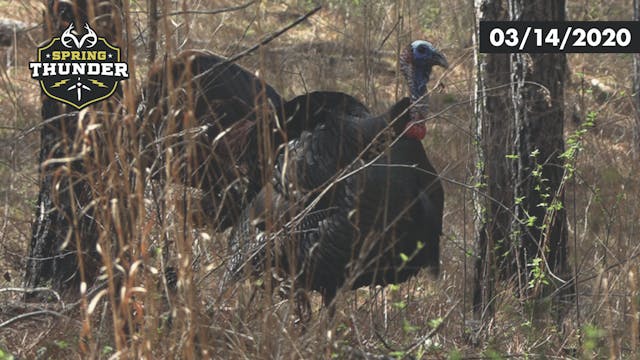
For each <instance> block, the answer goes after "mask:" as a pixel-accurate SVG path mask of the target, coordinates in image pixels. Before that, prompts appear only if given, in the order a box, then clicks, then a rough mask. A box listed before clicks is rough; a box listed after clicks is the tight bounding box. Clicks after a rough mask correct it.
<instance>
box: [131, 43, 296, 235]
mask: <svg viewBox="0 0 640 360" xmlns="http://www.w3.org/2000/svg"><path fill="white" fill-rule="evenodd" d="M145 90H146V91H145V96H144V102H143V107H142V108H141V109H142V110H143V111H141V112H142V114H141V116H140V120H141V125H140V127H141V129H142V130H141V137H140V142H141V145H142V147H143V149H142V153H143V157H142V158H143V161H144V165H143V166H144V168H148V169H149V171H150V173H151V176H152V177H153V178H156V179H164V178H167V175H166V173H167V169H166V166H167V159H171V160H170V164H169V169H170V170H169V175H168V176H169V177H172V178H178V179H180V181H181V182H182V183H184V184H185V185H188V186H193V187H196V188H199V189H202V190H204V191H205V195H204V198H203V200H202V208H203V210H205V214H207V215H206V217H207V221H208V222H209V223H210V224H211V225H214V226H215V227H216V228H218V229H219V230H224V229H225V228H226V227H228V226H230V225H232V224H233V223H235V221H236V220H237V218H238V216H239V215H240V212H241V211H242V209H243V208H244V206H246V205H247V204H248V203H249V202H250V200H251V199H252V198H253V196H255V194H256V193H257V192H258V191H259V189H260V187H261V182H260V180H259V179H260V178H261V173H260V171H261V169H262V167H261V164H259V163H258V159H259V156H258V152H259V149H258V148H259V146H261V143H260V141H259V139H258V135H264V134H263V133H262V132H259V131H257V129H259V128H265V129H270V128H275V127H276V124H275V122H276V121H277V116H276V112H277V111H278V110H279V109H281V107H282V104H283V100H282V98H281V97H280V95H279V94H278V93H277V92H276V91H275V89H273V88H272V87H271V86H270V85H268V84H266V83H265V82H264V81H262V80H260V79H259V78H257V77H256V76H254V75H253V74H251V73H250V72H249V71H247V70H245V69H244V68H242V67H240V66H238V65H236V64H229V63H226V60H225V59H224V58H222V57H219V56H217V55H214V54H212V53H209V52H205V51H193V50H191V51H184V52H182V53H180V54H178V55H176V56H175V57H172V58H168V59H165V60H163V61H160V62H159V63H158V64H156V65H155V67H154V68H152V69H151V71H150V72H149V80H148V83H147V86H146V89H145ZM267 133H268V134H269V135H268V136H269V137H271V138H272V139H271V141H269V142H267V145H268V146H274V147H275V146H277V145H278V144H279V143H280V142H282V139H281V138H279V137H278V138H276V136H277V135H278V134H277V133H273V132H269V131H267ZM264 153H265V154H266V153H268V151H265V152H264Z"/></svg>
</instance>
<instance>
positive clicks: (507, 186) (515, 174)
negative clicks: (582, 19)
mask: <svg viewBox="0 0 640 360" xmlns="http://www.w3.org/2000/svg"><path fill="white" fill-rule="evenodd" d="M476 11H477V16H476V17H477V19H478V20H480V21H482V20H505V19H509V20H514V21H518V20H564V19H565V3H564V1H560V0H539V1H535V2H532V1H527V0H509V1H508V2H506V1H502V0H476ZM566 73H567V62H566V57H565V55H564V54H511V55H509V54H479V56H478V59H477V77H478V80H477V81H478V83H477V91H476V100H477V106H476V119H477V127H476V129H477V131H476V135H477V136H478V138H479V144H480V146H479V149H478V152H479V157H478V161H477V163H478V167H479V169H480V171H479V174H478V181H477V183H479V184H481V189H480V190H481V191H483V192H484V193H485V194H486V195H487V196H486V197H481V198H478V199H477V200H478V201H477V203H478V204H479V206H477V208H478V209H479V211H478V212H479V216H478V217H477V225H476V229H477V231H478V234H477V236H478V239H477V244H478V253H477V255H478V258H477V262H476V283H475V289H474V310H475V314H476V318H484V317H485V316H491V315H492V307H491V304H492V300H493V296H494V292H495V290H494V289H495V287H494V286H495V282H496V280H497V279H498V278H501V279H503V280H507V282H506V283H509V282H511V284H513V285H515V288H516V291H517V292H518V293H519V295H521V296H524V295H527V296H528V295H530V294H531V292H530V291H529V290H530V288H531V285H534V286H533V288H534V289H538V288H542V287H543V285H545V283H551V285H556V286H560V284H561V281H555V280H557V279H558V278H562V277H563V276H564V275H566V274H568V264H567V247H566V242H567V233H566V216H565V212H564V208H563V207H562V206H556V207H553V206H552V205H558V204H560V205H562V204H563V203H564V192H563V190H562V178H563V170H564V169H563V161H562V159H561V158H560V155H561V154H562V153H563V152H564V139H563V123H564V80H565V76H566ZM536 274H537V275H536ZM532 275H534V276H533V277H532ZM550 288H553V286H552V287H550ZM537 294H538V295H541V294H542V292H540V293H537Z"/></svg>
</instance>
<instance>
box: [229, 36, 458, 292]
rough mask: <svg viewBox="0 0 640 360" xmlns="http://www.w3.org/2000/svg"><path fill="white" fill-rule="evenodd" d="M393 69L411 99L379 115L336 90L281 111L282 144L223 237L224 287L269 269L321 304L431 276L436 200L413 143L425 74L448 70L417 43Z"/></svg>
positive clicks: (433, 177) (421, 130)
mask: <svg viewBox="0 0 640 360" xmlns="http://www.w3.org/2000/svg"><path fill="white" fill-rule="evenodd" d="M400 64H401V68H402V70H403V74H404V76H405V78H406V79H407V82H408V85H409V89H410V91H411V98H404V99H402V100H400V101H399V102H398V103H396V104H395V105H394V106H392V107H391V109H390V110H388V111H387V112H386V113H384V114H382V115H380V116H371V115H370V114H369V112H368V111H367V109H366V107H365V106H364V105H362V104H361V103H360V102H358V101H357V100H355V99H354V98H353V97H351V96H349V95H346V94H342V93H335V92H314V93H310V94H307V95H302V96H299V97H297V98H295V99H293V100H291V101H289V102H287V103H286V104H285V105H284V109H285V111H284V112H285V114H286V116H287V123H286V128H287V133H288V135H289V138H290V141H289V142H288V144H287V147H286V149H285V150H284V151H282V152H281V154H280V155H279V157H278V161H277V163H276V167H275V170H274V173H275V176H274V179H273V181H272V183H271V184H267V186H265V187H264V188H263V189H262V191H261V192H260V193H259V194H258V196H257V197H256V198H255V199H254V201H253V203H252V205H251V207H249V208H248V209H246V210H245V211H244V213H243V216H242V219H241V220H240V222H239V224H238V226H237V227H236V228H234V230H233V232H232V234H231V237H230V241H229V245H230V246H229V248H230V261H229V265H228V271H227V274H226V276H227V279H232V280H234V279H238V278H241V276H242V274H245V273H253V274H260V273H262V272H264V271H265V270H266V269H267V268H270V267H273V268H274V269H275V270H276V271H277V272H281V273H284V274H285V275H289V276H292V277H293V278H294V279H295V286H296V287H298V288H302V289H311V290H317V291H319V292H321V293H322V295H323V299H324V302H325V304H329V303H331V301H332V299H333V298H334V297H335V294H336V292H337V290H338V289H339V288H340V287H342V286H343V285H346V286H345V287H348V288H357V287H360V286H364V285H373V284H380V285H386V284H389V283H400V282H403V281H406V280H407V279H408V278H409V277H410V276H412V275H414V274H416V273H417V272H418V271H419V270H420V269H421V268H425V267H430V268H431V269H432V270H433V271H434V272H436V273H437V272H438V266H439V236H440V234H441V231H442V214H443V204H444V192H443V189H442V185H441V183H440V180H439V178H438V176H437V174H436V171H435V169H434V168H433V166H432V165H431V164H430V162H429V160H428V158H427V156H426V153H425V151H424V148H423V147H422V144H421V142H420V140H421V139H422V138H423V137H424V135H425V133H426V128H425V125H424V119H425V118H426V114H427V110H428V109H427V105H428V100H427V96H426V84H427V82H428V81H429V78H430V74H431V69H432V67H433V66H434V65H440V66H443V67H447V66H448V64H447V61H446V59H445V58H444V56H442V55H441V54H440V53H439V52H438V51H436V50H435V49H434V47H433V46H432V45H431V44H430V43H428V42H426V41H415V42H413V43H412V44H411V45H410V46H408V47H407V48H406V49H405V50H404V51H403V52H402V54H401V57H400ZM398 137H399V138H398ZM267 261H270V263H267Z"/></svg>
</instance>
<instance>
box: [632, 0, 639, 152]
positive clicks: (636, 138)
mask: <svg viewBox="0 0 640 360" xmlns="http://www.w3.org/2000/svg"><path fill="white" fill-rule="evenodd" d="M633 20H635V21H640V0H633ZM633 94H634V95H633V99H634V103H635V107H636V113H635V126H634V128H633V145H634V147H633V155H634V159H636V160H638V159H639V158H640V54H638V53H636V54H634V55H633Z"/></svg>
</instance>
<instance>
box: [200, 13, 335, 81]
mask: <svg viewBox="0 0 640 360" xmlns="http://www.w3.org/2000/svg"><path fill="white" fill-rule="evenodd" d="M321 8H322V6H318V7H316V8H314V9H313V10H311V11H309V12H308V13H306V14H304V15H302V16H300V17H299V18H297V19H296V20H295V21H294V22H292V23H291V24H289V25H287V26H285V27H283V28H282V29H280V30H278V31H276V32H273V33H271V34H269V35H268V36H267V37H265V38H264V39H263V40H261V41H260V42H259V43H257V44H255V45H253V46H252V47H250V48H248V49H246V50H243V51H241V52H239V53H237V54H235V55H233V56H232V57H230V58H229V59H227V60H226V61H223V62H221V63H219V64H217V65H215V66H213V67H211V69H209V70H207V71H203V72H202V73H200V74H198V75H196V76H194V77H193V78H192V81H196V80H198V79H200V78H203V77H205V76H207V75H208V74H210V73H211V72H213V71H215V70H216V68H218V67H220V66H226V65H230V64H232V63H234V62H236V61H237V60H240V59H241V58H243V57H245V56H247V55H249V54H250V53H252V52H254V51H256V49H258V48H259V47H261V46H265V45H267V44H268V43H270V42H271V41H273V40H274V39H276V38H277V37H279V36H280V35H282V34H284V33H285V32H287V31H288V30H290V29H291V28H293V27H294V26H296V25H298V24H300V23H301V22H303V21H304V20H306V19H307V18H309V17H310V16H312V15H313V14H315V13H317V12H318V11H319V10H320V9H321Z"/></svg>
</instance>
